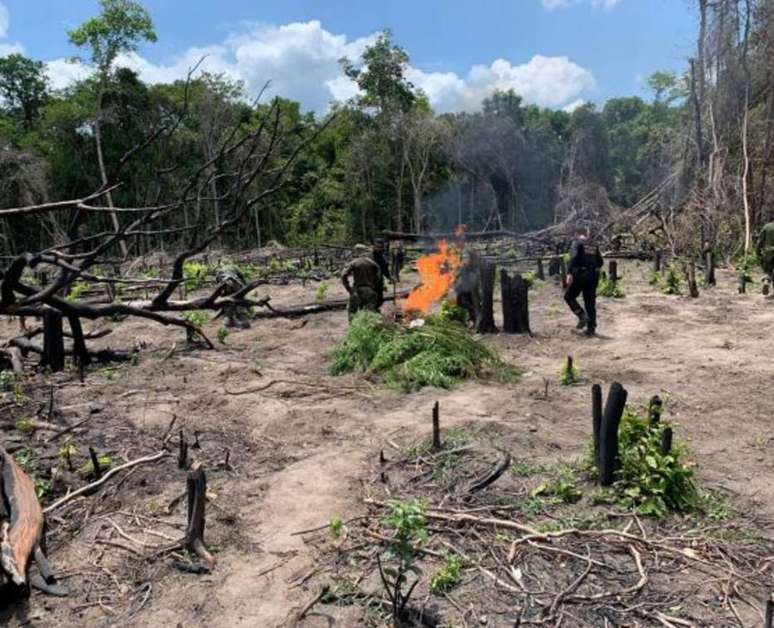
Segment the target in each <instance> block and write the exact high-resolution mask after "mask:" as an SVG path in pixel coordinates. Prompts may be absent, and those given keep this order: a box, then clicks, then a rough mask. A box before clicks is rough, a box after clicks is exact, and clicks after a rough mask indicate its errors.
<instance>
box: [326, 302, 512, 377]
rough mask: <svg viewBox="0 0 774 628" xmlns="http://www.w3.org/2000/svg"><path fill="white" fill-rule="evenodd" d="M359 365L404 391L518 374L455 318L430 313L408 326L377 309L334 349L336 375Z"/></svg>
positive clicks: (357, 322)
mask: <svg viewBox="0 0 774 628" xmlns="http://www.w3.org/2000/svg"><path fill="white" fill-rule="evenodd" d="M356 369H362V370H364V371H370V372H372V373H376V374H378V375H380V376H381V377H382V378H383V379H384V381H386V382H387V383H388V384H391V385H395V386H397V387H399V388H402V389H403V390H418V389H420V388H422V387H424V386H435V387H437V388H447V389H448V388H452V387H453V386H454V385H455V384H456V383H457V381H459V380H461V379H466V378H476V377H484V376H488V375H492V376H495V377H496V378H497V379H499V380H501V381H512V380H513V379H515V378H516V376H517V372H516V370H515V369H513V368H512V367H509V366H507V365H506V364H504V363H503V362H502V361H501V360H500V358H499V357H498V356H497V354H496V352H495V351H494V350H492V349H490V348H489V347H487V346H486V345H484V344H483V343H481V342H479V341H478V340H476V339H475V338H474V337H473V336H472V335H471V334H470V333H469V332H468V330H467V329H466V328H465V327H464V326H463V325H461V324H459V323H458V322H456V321H449V320H444V319H443V318H442V317H440V316H429V317H427V318H426V319H425V322H424V325H422V326H420V327H415V328H404V327H401V326H397V325H392V324H387V323H386V322H385V321H384V320H383V319H382V318H381V317H380V316H379V315H378V314H376V313H374V312H359V313H358V314H357V315H356V316H355V318H354V319H353V320H352V323H351V324H350V327H349V330H348V331H347V334H346V336H344V338H343V339H342V340H341V342H340V343H339V344H338V346H337V347H336V348H335V349H334V350H333V354H332V362H331V366H330V371H331V374H333V375H340V374H342V373H348V372H351V371H354V370H356Z"/></svg>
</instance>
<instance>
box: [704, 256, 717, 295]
mask: <svg viewBox="0 0 774 628" xmlns="http://www.w3.org/2000/svg"><path fill="white" fill-rule="evenodd" d="M704 283H706V284H707V285H708V286H714V285H716V282H715V254H714V253H713V252H712V250H708V251H706V252H705V253H704Z"/></svg>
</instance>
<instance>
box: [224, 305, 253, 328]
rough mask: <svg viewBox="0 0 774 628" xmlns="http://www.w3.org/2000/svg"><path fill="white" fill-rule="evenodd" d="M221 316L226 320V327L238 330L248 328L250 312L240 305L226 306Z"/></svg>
mask: <svg viewBox="0 0 774 628" xmlns="http://www.w3.org/2000/svg"><path fill="white" fill-rule="evenodd" d="M223 315H224V317H225V319H226V323H225V324H226V327H238V328H239V329H249V328H250V319H251V318H252V317H251V316H250V310H249V309H248V308H246V307H243V306H241V305H227V306H226V307H224V308H223Z"/></svg>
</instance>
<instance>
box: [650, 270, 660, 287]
mask: <svg viewBox="0 0 774 628" xmlns="http://www.w3.org/2000/svg"><path fill="white" fill-rule="evenodd" d="M648 283H649V284H650V285H651V286H657V285H658V284H660V283H661V273H659V272H657V271H655V270H651V271H650V272H649V273H648Z"/></svg>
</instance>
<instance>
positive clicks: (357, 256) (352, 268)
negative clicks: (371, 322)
mask: <svg viewBox="0 0 774 628" xmlns="http://www.w3.org/2000/svg"><path fill="white" fill-rule="evenodd" d="M350 277H352V279H353V284H352V285H350V283H349V278H350ZM341 282H342V283H343V284H344V288H345V289H346V291H347V292H349V307H348V308H347V312H348V313H349V320H350V321H351V320H352V317H354V316H355V314H356V313H357V312H359V311H360V310H371V311H372V312H378V311H379V307H380V306H381V298H380V297H381V294H382V290H383V283H382V282H383V279H382V271H381V269H380V268H379V265H378V264H377V263H376V262H375V261H374V260H373V259H372V258H371V257H370V256H369V254H368V247H366V246H365V245H363V244H358V245H356V246H355V248H354V249H353V251H352V261H351V262H350V263H349V264H347V267H346V268H345V269H344V271H343V272H342V273H341Z"/></svg>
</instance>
